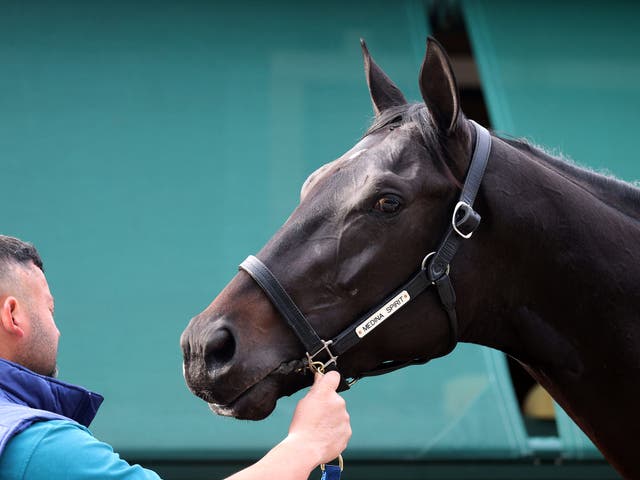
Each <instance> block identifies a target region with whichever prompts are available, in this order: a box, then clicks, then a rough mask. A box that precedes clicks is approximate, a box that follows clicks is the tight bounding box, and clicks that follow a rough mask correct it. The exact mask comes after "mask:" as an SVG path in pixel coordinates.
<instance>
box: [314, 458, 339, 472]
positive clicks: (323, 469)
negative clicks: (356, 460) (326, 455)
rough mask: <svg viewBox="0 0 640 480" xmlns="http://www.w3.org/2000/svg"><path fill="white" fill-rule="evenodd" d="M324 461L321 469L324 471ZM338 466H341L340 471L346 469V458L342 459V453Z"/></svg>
mask: <svg viewBox="0 0 640 480" xmlns="http://www.w3.org/2000/svg"><path fill="white" fill-rule="evenodd" d="M324 466H325V464H324V463H321V464H320V470H322V471H323V472H324ZM338 466H339V467H340V471H342V470H344V460H342V455H340V454H338Z"/></svg>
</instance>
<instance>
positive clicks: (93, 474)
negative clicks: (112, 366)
mask: <svg viewBox="0 0 640 480" xmlns="http://www.w3.org/2000/svg"><path fill="white" fill-rule="evenodd" d="M101 403H102V397H101V396H100V395H98V394H96V393H93V392H91V391H89V390H86V389H84V388H82V387H78V386H76V385H72V384H69V383H65V382H61V381H60V380H57V379H54V378H50V377H45V376H43V375H38V374H37V373H35V372H32V371H31V370H28V369H26V368H25V367H23V366H21V365H18V364H15V363H13V362H9V361H7V360H4V359H0V480H41V479H42V480H45V479H46V480H58V479H64V480H75V479H78V480H80V479H83V480H85V479H86V480H90V479H101V480H102V479H104V480H111V479H113V480H143V479H144V480H147V479H153V480H157V479H159V477H158V475H156V474H155V473H154V472H152V471H150V470H146V469H144V468H142V467H140V466H139V465H133V466H132V465H129V464H128V463H127V462H125V461H124V460H122V459H121V458H120V457H119V456H118V454H116V453H114V451H113V448H111V446H110V445H108V444H106V443H103V442H100V441H99V440H97V439H96V438H95V437H94V436H93V435H92V434H91V433H90V432H89V430H88V429H87V427H88V426H89V424H90V423H91V421H92V420H93V417H94V416H95V414H96V412H97V410H98V407H99V406H100V404H101Z"/></svg>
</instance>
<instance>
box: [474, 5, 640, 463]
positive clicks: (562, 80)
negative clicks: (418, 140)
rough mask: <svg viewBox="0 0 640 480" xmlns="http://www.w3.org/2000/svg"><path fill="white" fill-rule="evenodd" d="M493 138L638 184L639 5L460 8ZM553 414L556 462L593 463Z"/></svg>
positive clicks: (580, 437) (573, 430) (564, 419)
mask: <svg viewBox="0 0 640 480" xmlns="http://www.w3.org/2000/svg"><path fill="white" fill-rule="evenodd" d="M463 7H464V13H465V18H466V21H467V26H468V28H469V31H470V34H471V39H472V44H473V50H474V55H475V58H476V61H477V63H478V66H479V70H480V75H481V80H482V85H483V91H484V93H485V98H486V99H487V103H488V109H489V114H490V117H491V121H492V126H493V128H495V129H497V130H498V131H502V132H506V133H509V134H513V135H518V136H526V137H528V138H530V139H532V140H533V141H534V142H536V143H539V144H542V145H545V146H547V147H551V148H552V149H554V151H555V152H556V153H561V154H563V155H566V156H568V157H570V158H572V159H574V160H575V161H576V162H578V163H580V164H583V165H589V166H590V167H592V168H595V169H597V170H602V171H605V172H612V173H613V174H616V175H618V176H621V177H623V178H625V179H626V180H636V179H638V178H640V162H638V161H637V157H638V155H637V153H636V152H637V139H636V136H637V135H636V131H637V128H638V125H640V55H638V49H639V48H640V4H639V3H637V2H626V1H611V2H581V3H580V4H577V3H574V2H556V1H550V0H549V1H538V2H512V1H507V0H504V1H497V0H491V1H476V0H469V1H464V2H463ZM556 410H557V422H558V430H559V435H560V438H561V443H562V449H563V453H564V455H565V456H566V457H569V458H578V459H581V458H591V457H593V458H597V457H599V456H600V454H599V453H598V452H597V450H596V449H595V447H594V446H593V445H592V444H591V442H590V441H589V440H588V438H587V437H586V436H585V435H584V434H583V433H582V431H580V430H579V429H578V428H577V427H576V426H575V424H574V423H573V422H572V421H571V420H570V419H569V417H568V416H567V415H566V414H565V413H564V412H563V411H562V409H560V407H557V408H556Z"/></svg>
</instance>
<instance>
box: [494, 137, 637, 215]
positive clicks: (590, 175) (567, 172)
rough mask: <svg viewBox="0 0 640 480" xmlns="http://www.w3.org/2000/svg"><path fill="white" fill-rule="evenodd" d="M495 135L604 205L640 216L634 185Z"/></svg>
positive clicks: (526, 142)
mask: <svg viewBox="0 0 640 480" xmlns="http://www.w3.org/2000/svg"><path fill="white" fill-rule="evenodd" d="M494 135H495V133H494ZM496 136H497V137H498V138H499V139H500V140H502V141H503V142H505V143H507V144H508V145H510V146H511V147H513V148H515V149H516V150H519V151H520V152H523V153H525V154H527V155H528V156H529V157H531V158H533V159H535V160H536V161H539V162H541V163H544V164H545V165H546V166H548V167H550V168H551V169H553V170H554V171H556V172H557V173H558V174H560V175H562V176H563V177H565V178H569V179H571V180H574V181H576V182H577V183H579V184H580V185H582V186H583V187H584V188H586V189H587V190H588V191H589V192H591V193H592V194H593V195H594V196H595V197H596V198H598V199H600V200H601V201H603V202H605V203H607V204H608V205H611V206H614V207H616V208H617V209H618V210H621V211H623V212H624V213H625V214H627V215H629V216H631V217H633V218H639V217H640V188H638V187H637V186H636V185H635V184H631V183H628V182H625V181H623V180H620V179H618V178H616V177H614V176H612V175H608V174H603V173H600V172H596V171H594V170H592V169H589V168H588V167H583V166H581V165H578V164H576V163H575V162H574V161H573V160H571V159H570V158H566V157H564V156H554V155H551V154H549V153H547V152H545V151H544V150H543V149H542V148H541V147H538V146H536V145H533V144H532V143H531V142H529V141H528V140H526V139H522V138H510V137H506V136H504V135H499V136H498V135H496Z"/></svg>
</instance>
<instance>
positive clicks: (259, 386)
mask: <svg viewBox="0 0 640 480" xmlns="http://www.w3.org/2000/svg"><path fill="white" fill-rule="evenodd" d="M279 390H280V389H279V388H278V384H277V382H275V380H274V379H273V378H271V377H267V378H265V379H264V380H262V381H260V382H258V383H256V384H255V385H253V386H252V387H250V388H249V389H247V390H246V391H245V392H244V393H242V394H241V395H240V396H239V397H238V398H236V399H235V400H234V401H233V402H231V403H229V404H228V405H218V404H215V403H209V408H210V409H211V411H212V412H213V413H215V414H217V415H222V416H225V417H234V418H237V419H240V420H263V419H265V418H267V417H268V416H269V415H270V414H271V412H273V410H274V408H275V407H276V402H277V401H278V398H279Z"/></svg>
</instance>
